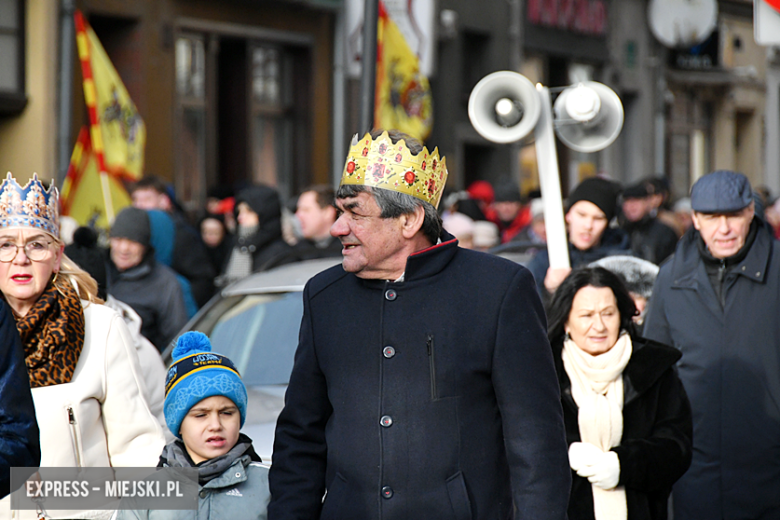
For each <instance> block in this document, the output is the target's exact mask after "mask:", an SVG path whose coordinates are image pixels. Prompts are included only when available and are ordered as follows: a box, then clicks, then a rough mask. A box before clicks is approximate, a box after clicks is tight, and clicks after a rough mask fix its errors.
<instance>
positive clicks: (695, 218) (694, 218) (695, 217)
mask: <svg viewBox="0 0 780 520" xmlns="http://www.w3.org/2000/svg"><path fill="white" fill-rule="evenodd" d="M691 221H692V222H693V228H694V229H695V230H697V231H698V230H700V229H701V225H700V224H699V216H698V215H697V214H696V212H695V211H691Z"/></svg>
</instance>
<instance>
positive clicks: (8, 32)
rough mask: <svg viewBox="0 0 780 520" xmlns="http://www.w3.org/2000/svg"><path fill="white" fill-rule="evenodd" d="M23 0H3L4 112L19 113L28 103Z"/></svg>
mask: <svg viewBox="0 0 780 520" xmlns="http://www.w3.org/2000/svg"><path fill="white" fill-rule="evenodd" d="M24 10H25V2H24V1H23V0H0V113H1V114H15V113H19V112H21V111H22V109H24V107H25V105H26V104H27V95H26V93H25V60H24V38H25V31H24V20H25V12H24Z"/></svg>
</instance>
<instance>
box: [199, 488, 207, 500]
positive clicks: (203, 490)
mask: <svg viewBox="0 0 780 520" xmlns="http://www.w3.org/2000/svg"><path fill="white" fill-rule="evenodd" d="M208 494H209V492H208V491H206V490H205V489H202V490H201V492H200V493H198V495H199V496H200V498H206V495H208Z"/></svg>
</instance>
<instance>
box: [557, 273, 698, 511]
mask: <svg viewBox="0 0 780 520" xmlns="http://www.w3.org/2000/svg"><path fill="white" fill-rule="evenodd" d="M636 314H637V310H636V307H635V305H634V302H633V300H632V299H631V296H630V294H629V293H628V291H627V290H626V288H625V287H624V286H623V283H622V282H621V280H620V278H618V277H617V275H615V274H613V273H612V272H610V271H607V270H606V269H603V268H600V267H595V268H581V269H575V270H574V271H572V272H571V274H569V276H568V277H567V278H566V280H564V282H563V283H562V284H561V285H560V287H559V288H558V290H557V291H556V292H555V295H554V297H553V300H552V303H551V308H550V312H549V329H548V334H549V338H550V344H551V346H552V348H553V355H554V358H555V363H556V369H557V371H558V380H559V383H560V387H561V400H562V404H563V413H564V421H565V424H566V436H567V441H568V443H569V464H570V466H571V469H572V472H573V475H572V477H573V480H572V491H571V496H570V500H569V511H568V513H569V520H581V519H587V520H591V519H594V520H645V519H647V520H657V519H666V518H667V500H668V498H669V494H670V492H671V488H672V484H674V482H676V481H677V479H679V478H680V477H681V476H682V475H683V474H684V473H685V471H686V470H687V469H688V466H689V465H690V463H691V437H692V429H693V427H692V423H691V410H690V404H689V403H688V397H687V395H686V394H685V390H684V389H683V386H682V383H681V382H680V380H679V378H678V377H677V373H676V369H675V363H676V362H677V361H678V360H679V359H680V357H681V354H680V352H679V351H678V350H676V349H673V348H671V347H667V346H665V345H661V344H659V343H655V342H652V341H649V340H646V339H644V338H640V337H638V336H636V335H635V333H634V325H633V323H632V318H633V317H634V316H635V315H636Z"/></svg>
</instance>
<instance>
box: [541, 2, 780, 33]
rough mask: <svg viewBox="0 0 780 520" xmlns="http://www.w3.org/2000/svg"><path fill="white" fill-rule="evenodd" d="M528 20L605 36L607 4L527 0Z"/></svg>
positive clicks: (551, 26)
mask: <svg viewBox="0 0 780 520" xmlns="http://www.w3.org/2000/svg"><path fill="white" fill-rule="evenodd" d="M773 1H774V2H777V3H780V0H773ZM528 21H529V22H530V23H532V24H534V25H539V26H543V27H550V28H554V29H561V30H564V31H569V32H574V33H579V34H585V35H588V36H606V35H607V4H606V2H605V0H528Z"/></svg>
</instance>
